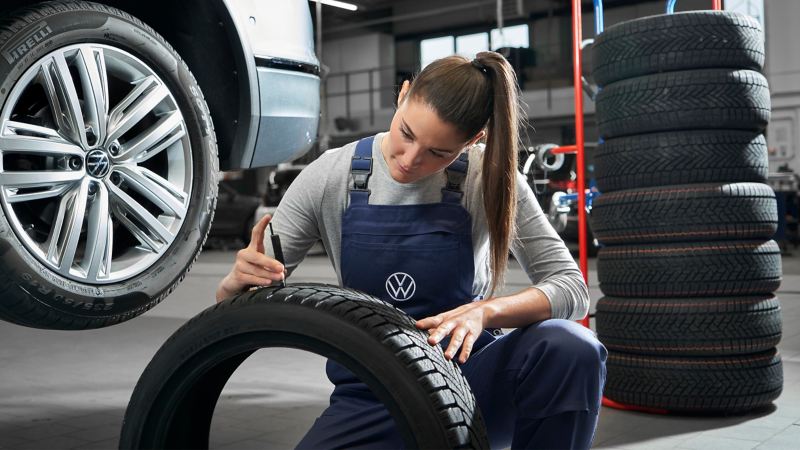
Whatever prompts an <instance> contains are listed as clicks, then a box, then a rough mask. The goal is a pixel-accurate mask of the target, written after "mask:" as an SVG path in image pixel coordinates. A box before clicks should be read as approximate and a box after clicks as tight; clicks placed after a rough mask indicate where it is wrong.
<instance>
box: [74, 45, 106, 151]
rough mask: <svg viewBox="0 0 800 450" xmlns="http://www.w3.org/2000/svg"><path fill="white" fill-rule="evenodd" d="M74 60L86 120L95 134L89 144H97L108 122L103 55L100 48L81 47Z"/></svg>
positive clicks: (100, 140) (103, 134)
mask: <svg viewBox="0 0 800 450" xmlns="http://www.w3.org/2000/svg"><path fill="white" fill-rule="evenodd" d="M75 61H76V63H77V67H78V74H80V78H81V84H82V85H83V98H84V99H85V101H84V107H85V109H86V120H87V123H88V125H89V126H90V127H91V129H92V130H93V131H94V135H95V138H94V140H93V141H92V142H90V144H93V145H97V144H99V143H101V142H104V141H105V136H106V123H107V122H108V77H107V75H106V60H105V55H104V53H103V49H102V48H90V47H81V49H80V51H79V52H78V55H77V56H76V58H75Z"/></svg>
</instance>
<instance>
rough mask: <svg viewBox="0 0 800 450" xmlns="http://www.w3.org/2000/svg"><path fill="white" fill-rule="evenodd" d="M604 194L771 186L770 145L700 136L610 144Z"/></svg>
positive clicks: (733, 134)
mask: <svg viewBox="0 0 800 450" xmlns="http://www.w3.org/2000/svg"><path fill="white" fill-rule="evenodd" d="M594 164H595V177H596V179H597V186H598V188H599V189H600V192H603V193H608V192H612V191H620V190H624V189H634V188H643V187H651V186H667V185H673V184H693V183H717V182H719V183H725V182H729V183H730V182H740V181H743V182H752V183H765V182H766V181H767V172H768V168H769V163H768V160H767V142H766V140H765V139H764V135H762V134H760V133H759V132H752V131H737V130H694V131H683V132H680V133H672V132H666V133H652V134H642V135H637V136H627V137H621V138H614V139H609V140H607V141H605V142H603V143H601V144H600V145H599V146H598V147H597V151H596V153H595V156H594Z"/></svg>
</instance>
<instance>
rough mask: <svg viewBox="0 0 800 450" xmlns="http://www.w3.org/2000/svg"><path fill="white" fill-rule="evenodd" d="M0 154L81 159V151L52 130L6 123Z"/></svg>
mask: <svg viewBox="0 0 800 450" xmlns="http://www.w3.org/2000/svg"><path fill="white" fill-rule="evenodd" d="M0 153H20V154H26V153H27V154H37V155H43V156H54V157H59V156H78V157H83V154H84V152H83V149H82V148H80V147H79V146H77V145H75V144H72V143H70V142H68V141H66V140H64V138H62V137H61V135H60V134H58V132H56V130H53V129H52V128H46V127H40V126H37V125H31V124H28V123H22V122H15V121H11V120H10V121H8V122H6V124H5V127H4V129H3V133H2V135H0Z"/></svg>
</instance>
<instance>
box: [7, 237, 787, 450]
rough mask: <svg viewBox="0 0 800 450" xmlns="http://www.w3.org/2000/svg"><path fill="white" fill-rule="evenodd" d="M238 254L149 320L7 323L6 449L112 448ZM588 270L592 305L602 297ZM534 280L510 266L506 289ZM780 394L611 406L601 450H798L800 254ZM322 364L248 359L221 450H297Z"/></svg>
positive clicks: (227, 253)
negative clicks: (140, 393) (146, 381)
mask: <svg viewBox="0 0 800 450" xmlns="http://www.w3.org/2000/svg"><path fill="white" fill-rule="evenodd" d="M233 259H234V251H233V250H206V251H205V252H204V253H203V254H202V255H201V256H200V259H199V260H198V262H197V263H196V264H195V266H194V268H193V269H192V271H191V272H190V273H189V275H188V276H187V278H186V279H185V280H184V281H183V283H182V284H181V285H180V287H178V289H177V290H176V291H175V292H174V293H173V294H172V295H171V296H170V297H168V298H167V299H166V300H165V301H164V302H162V304H161V305H159V306H157V307H156V308H155V309H153V310H151V311H149V312H148V313H146V314H144V315H143V316H141V317H138V318H136V319H134V320H131V321H128V322H126V323H123V324H120V325H117V326H114V327H111V328H106V329H100V330H91V331H83V332H63V331H46V330H34V329H28V328H23V327H19V326H15V325H11V324H7V323H4V322H3V323H0V342H3V343H4V344H3V345H2V346H0V380H2V381H0V448H9V449H47V450H59V449H111V448H116V447H117V443H118V435H119V431H120V427H121V423H122V416H123V414H124V412H125V408H126V406H127V403H128V400H129V398H130V395H131V392H132V390H133V388H134V386H135V384H136V382H137V380H138V378H139V376H140V374H141V373H142V371H143V370H144V368H145V366H146V365H147V363H148V362H149V361H150V359H151V358H152V356H153V354H154V353H155V352H156V350H158V348H159V347H160V346H161V344H162V343H163V342H164V341H165V340H166V339H167V338H168V337H169V336H170V335H171V334H172V333H173V332H174V331H175V330H176V329H178V328H179V327H180V326H181V325H182V324H183V323H184V322H185V321H186V320H187V319H189V318H190V317H192V316H194V315H195V314H197V313H199V312H200V311H202V310H203V309H205V308H206V307H208V306H210V305H211V304H212V303H213V292H214V288H215V286H216V284H217V281H218V280H219V279H220V278H221V277H222V276H223V275H224V274H225V273H226V272H227V270H228V269H229V265H230V263H231V262H232V261H233ZM593 267H594V264H593V261H592V264H590V286H592V287H591V288H590V289H591V294H592V299H593V301H596V300H597V299H599V298H600V297H601V294H600V291H599V289H597V287H596V286H597V276H596V272H595V271H594V269H593ZM335 280H336V278H335V275H334V273H333V270H332V269H331V267H330V264H329V263H328V260H327V257H325V256H316V257H310V258H308V259H307V260H306V261H305V262H304V263H303V265H302V266H301V267H300V268H299V269H298V271H297V272H296V273H295V274H294V275H293V277H292V280H291V281H293V282H300V281H313V282H327V283H335ZM526 281H527V279H526V277H525V275H524V273H523V272H522V271H520V270H519V269H518V267H517V266H516V264H512V269H511V272H510V274H509V276H508V285H507V290H509V291H511V290H518V289H519V288H521V287H522V286H524V285H525V283H526ZM779 296H780V299H781V301H782V307H783V340H782V342H781V344H780V345H779V349H780V351H781V354H782V356H783V365H784V377H785V384H784V391H783V394H782V395H781V396H780V397H779V398H778V399H777V401H776V402H775V404H774V407H772V408H769V409H768V410H767V411H761V412H758V413H753V414H749V415H744V416H736V417H717V418H704V417H681V416H660V415H650V414H644V413H638V412H628V411H620V410H614V409H610V408H603V410H602V412H601V416H600V424H599V426H598V430H597V435H596V438H595V447H596V448H630V449H632V448H636V449H658V448H687V449H717V448H725V449H739V448H741V449H746V448H747V449H749V448H770V449H781V448H787V449H788V448H792V449H797V448H800V444H798V443H800V298H799V297H800V251H795V254H794V255H793V256H786V257H784V281H783V284H782V286H781V289H780V291H779ZM330 389H331V385H330V383H329V382H328V381H327V379H326V378H325V375H324V360H323V359H322V358H321V357H319V356H317V355H313V354H310V353H305V352H301V351H299V350H290V349H266V350H261V351H259V352H257V353H255V354H254V355H253V356H252V357H251V358H250V359H248V360H247V361H246V362H245V363H244V364H243V365H242V366H241V367H240V369H239V370H237V372H236V373H235V374H234V376H233V378H232V379H231V380H230V381H229V383H228V385H226V387H225V390H224V391H223V393H222V397H221V400H220V402H219V404H218V407H217V410H216V412H215V416H214V420H213V424H212V432H211V444H212V448H217V449H226V450H227V449H249V448H292V447H293V446H294V444H296V443H297V442H298V440H299V439H300V438H301V437H302V435H303V434H304V432H305V430H307V429H308V427H309V426H310V425H311V423H312V422H313V421H314V419H315V418H316V417H317V416H318V415H319V414H320V412H321V411H322V410H323V409H324V408H325V406H326V405H327V395H328V393H329V392H330Z"/></svg>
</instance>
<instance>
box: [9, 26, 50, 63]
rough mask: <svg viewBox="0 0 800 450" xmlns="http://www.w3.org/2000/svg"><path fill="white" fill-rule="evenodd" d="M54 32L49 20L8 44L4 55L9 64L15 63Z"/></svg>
mask: <svg viewBox="0 0 800 450" xmlns="http://www.w3.org/2000/svg"><path fill="white" fill-rule="evenodd" d="M52 32H53V30H51V29H50V26H49V25H47V22H41V23H39V24H38V25H36V28H35V29H34V30H33V31H31V32H30V33H28V34H26V35H24V36H22V37H21V38H19V39H15V40H13V41H11V42H9V43H8V44H6V45H5V46H4V47H3V50H2V54H3V57H4V58H5V59H6V61H8V62H9V64H13V63H14V62H15V61H17V60H18V59H20V58H22V57H23V56H25V54H26V53H28V52H29V51H30V50H31V49H32V48H33V47H36V46H37V45H38V44H39V43H40V42H42V41H43V40H44V39H45V38H46V37H47V36H48V35H50V34H51V33H52Z"/></svg>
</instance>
